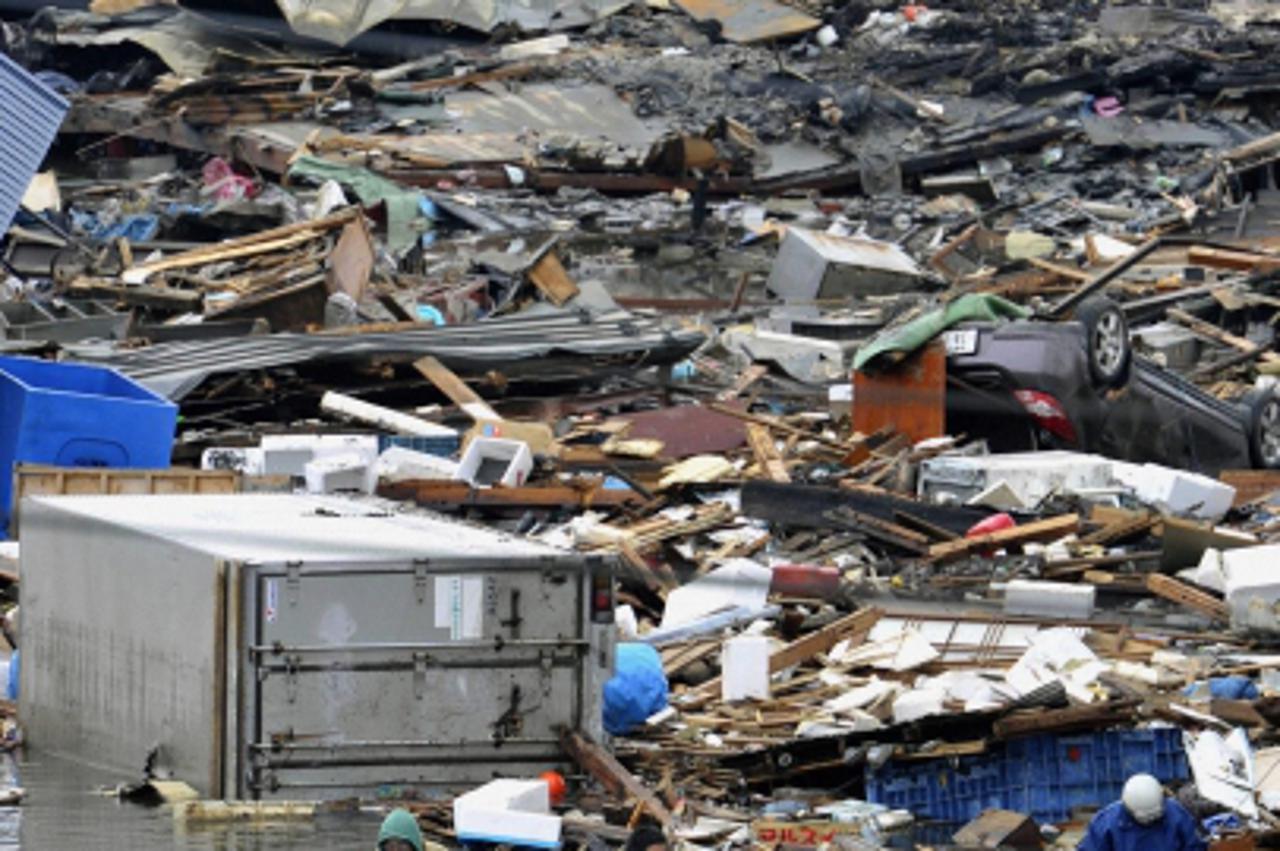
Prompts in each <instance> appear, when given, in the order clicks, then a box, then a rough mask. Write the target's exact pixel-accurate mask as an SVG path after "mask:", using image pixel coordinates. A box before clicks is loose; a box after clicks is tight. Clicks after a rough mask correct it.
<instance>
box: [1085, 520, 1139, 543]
mask: <svg viewBox="0 0 1280 851" xmlns="http://www.w3.org/2000/svg"><path fill="white" fill-rule="evenodd" d="M1156 522H1157V518H1156V516H1155V515H1153V514H1139V515H1137V516H1136V517H1124V518H1120V519H1117V520H1114V521H1112V522H1110V523H1107V524H1106V525H1105V526H1103V527H1102V528H1101V529H1099V530H1098V531H1096V532H1091V533H1090V534H1088V535H1085V536H1084V537H1083V538H1081V539H1080V543H1082V544H1086V545H1088V544H1110V543H1112V542H1114V541H1122V540H1124V539H1125V538H1131V537H1133V536H1134V535H1137V534H1140V533H1142V532H1147V531H1149V530H1150V529H1151V527H1152V526H1154V525H1155V524H1156Z"/></svg>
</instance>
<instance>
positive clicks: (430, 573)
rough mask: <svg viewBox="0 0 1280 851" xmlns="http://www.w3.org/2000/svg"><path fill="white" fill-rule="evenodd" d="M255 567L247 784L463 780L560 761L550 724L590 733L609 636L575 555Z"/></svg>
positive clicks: (327, 790)
mask: <svg viewBox="0 0 1280 851" xmlns="http://www.w3.org/2000/svg"><path fill="white" fill-rule="evenodd" d="M248 575H250V574H249V572H248V571H247V572H246V577H247V576H248ZM252 576H253V579H252V581H247V582H246V589H248V590H249V591H250V593H249V595H248V596H249V599H248V601H247V602H246V603H245V606H244V608H245V611H246V612H252V613H253V614H252V617H253V618H254V625H253V627H251V629H250V632H251V633H252V634H253V635H254V636H255V639H254V642H253V645H252V646H251V647H250V648H248V650H249V652H248V655H247V659H246V666H245V670H244V671H243V672H242V674H241V678H242V680H243V682H245V683H248V684H250V694H249V695H248V696H247V700H248V705H247V707H246V712H245V713H244V714H245V715H246V716H247V717H250V718H252V719H253V721H252V726H253V732H249V731H246V738H247V740H248V742H249V743H248V747H247V752H246V754H245V760H246V761H245V763H244V767H245V769H246V771H245V772H243V773H244V774H247V776H248V777H249V783H248V786H247V787H246V789H245V790H244V794H245V795H246V796H247V797H266V798H271V797H280V798H290V797H293V798H296V797H304V798H312V797H320V798H326V797H341V796H345V795H349V794H360V793H364V794H366V795H367V794H368V793H369V792H371V791H372V789H373V787H379V786H385V785H388V784H390V785H394V786H401V787H406V788H414V789H418V790H420V791H428V790H431V791H439V789H440V787H445V788H449V789H455V790H465V789H467V788H470V787H471V786H473V785H474V784H476V783H478V782H484V781H486V780H488V779H490V778H492V777H493V776H495V775H500V774H507V775H524V776H528V774H530V773H536V772H537V771H539V770H542V769H545V768H550V767H552V766H555V765H557V764H559V763H560V762H561V761H562V756H561V754H560V749H559V746H558V733H557V731H558V729H559V728H560V727H561V726H566V727H570V728H575V729H583V728H584V727H585V728H586V729H587V730H588V732H589V733H591V734H592V735H597V736H598V735H599V731H598V729H597V728H598V720H596V721H595V722H594V723H585V722H587V717H586V716H587V713H588V712H594V713H596V718H597V719H598V713H599V704H598V699H597V697H596V696H597V695H598V693H599V691H600V688H601V687H602V685H603V680H604V678H605V677H607V675H608V673H609V670H610V668H611V664H610V661H611V660H610V659H609V654H608V652H607V650H608V647H610V646H611V641H610V638H609V636H608V635H601V634H598V632H597V628H596V627H595V626H594V625H592V624H591V623H590V621H589V610H588V609H589V600H588V593H589V591H588V589H589V584H590V583H589V581H588V577H587V576H586V574H585V573H584V570H583V562H582V559H581V558H578V557H567V558H564V559H561V560H558V561H555V562H550V561H548V562H539V561H537V560H529V561H526V562H525V563H523V564H520V563H512V562H503V561H489V562H486V561H485V560H479V561H477V560H474V559H468V560H460V561H453V560H451V561H449V562H446V563H434V562H427V563H423V562H419V563H416V564H415V563H413V562H405V563H402V564H399V565H389V564H365V565H350V566H346V567H343V568H341V569H337V570H335V569H333V568H332V567H329V568H320V569H312V568H310V567H309V566H308V565H306V564H297V563H294V564H291V565H282V564H275V565H265V566H260V567H257V568H254V569H252ZM602 650H604V651H605V652H603V653H601V651H602Z"/></svg>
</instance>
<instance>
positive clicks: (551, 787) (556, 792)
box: [538, 771, 565, 807]
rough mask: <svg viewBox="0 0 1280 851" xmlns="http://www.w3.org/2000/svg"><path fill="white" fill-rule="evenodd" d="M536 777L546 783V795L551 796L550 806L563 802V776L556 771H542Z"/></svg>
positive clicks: (556, 805)
mask: <svg viewBox="0 0 1280 851" xmlns="http://www.w3.org/2000/svg"><path fill="white" fill-rule="evenodd" d="M538 779H539V780H542V781H544V782H545V783H546V784H547V795H548V797H550V798H551V806H553V807H558V806H560V805H561V804H563V803H564V792H565V783H564V777H562V776H561V775H560V772H558V771H544V772H542V773H541V774H539V775H538Z"/></svg>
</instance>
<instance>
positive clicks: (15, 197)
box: [0, 53, 70, 232]
mask: <svg viewBox="0 0 1280 851" xmlns="http://www.w3.org/2000/svg"><path fill="white" fill-rule="evenodd" d="M69 108H70V104H68V103H67V102H66V101H65V100H63V99H62V98H61V97H59V96H58V94H57V93H56V92H54V91H53V90H52V89H50V88H49V87H48V86H46V85H44V84H43V83H41V82H40V81H39V80H37V79H36V78H35V77H33V76H32V75H31V74H30V73H28V72H27V70H26V69H24V68H23V67H22V66H21V65H19V64H18V63H16V62H14V61H13V60H12V59H10V58H9V57H8V56H5V55H4V54H3V53H0V116H2V117H3V120H0V232H3V231H5V230H8V229H9V225H10V224H11V223H12V222H13V217H14V215H15V214H16V213H17V212H18V207H19V206H20V205H21V203H22V196H23V195H24V194H26V191H27V186H28V184H30V183H31V177H32V175H34V174H35V173H36V171H37V170H38V169H39V168H40V163H41V162H42V161H43V160H44V155H45V154H46V153H48V151H49V146H50V145H52V144H53V140H54V137H55V136H57V135H58V127H59V126H61V124H62V118H63V116H65V115H66V114H67V110H68V109H69Z"/></svg>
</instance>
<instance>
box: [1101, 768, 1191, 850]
mask: <svg viewBox="0 0 1280 851" xmlns="http://www.w3.org/2000/svg"><path fill="white" fill-rule="evenodd" d="M1208 847H1209V846H1208V844H1207V843H1206V842H1205V841H1204V840H1203V839H1201V838H1200V835H1199V833H1197V832H1196V822H1195V819H1193V818H1192V817H1191V814H1190V813H1189V812H1187V810H1186V808H1185V807H1183V806H1182V804H1179V803H1178V802H1177V801H1175V800H1173V799H1172V798H1166V797H1165V794H1164V789H1163V788H1162V787H1161V786H1160V781H1159V780H1156V779H1155V778H1154V777H1152V776H1151V775H1150V774H1135V775H1133V776H1132V777H1130V778H1129V780H1128V781H1127V782H1126V783H1125V784H1124V792H1123V793H1122V794H1121V795H1120V800H1119V801H1116V802H1115V803H1113V804H1110V805H1108V806H1107V807H1104V808H1103V809H1102V810H1101V811H1100V812H1099V813H1098V814H1097V815H1096V816H1094V817H1093V821H1091V822H1089V830H1088V831H1087V832H1086V833H1085V835H1084V841H1083V842H1081V843H1080V845H1079V851H1155V850H1156V849H1157V848H1158V849H1160V851H1207V849H1208Z"/></svg>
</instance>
